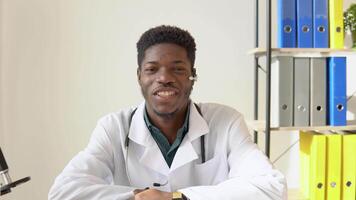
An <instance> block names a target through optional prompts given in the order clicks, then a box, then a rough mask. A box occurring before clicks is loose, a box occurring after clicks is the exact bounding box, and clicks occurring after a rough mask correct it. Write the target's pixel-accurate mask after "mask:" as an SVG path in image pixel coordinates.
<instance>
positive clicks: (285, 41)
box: [277, 0, 344, 48]
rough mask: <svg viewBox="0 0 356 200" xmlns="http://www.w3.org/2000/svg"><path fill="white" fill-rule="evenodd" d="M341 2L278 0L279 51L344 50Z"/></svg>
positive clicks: (326, 0) (338, 0)
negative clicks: (282, 49)
mask: <svg viewBox="0 0 356 200" xmlns="http://www.w3.org/2000/svg"><path fill="white" fill-rule="evenodd" d="M342 9H343V0H278V2H277V11H278V15H277V22H278V47H279V48H329V47H330V48H343V47H344V36H343V33H344V30H343V29H344V28H343V10H342Z"/></svg>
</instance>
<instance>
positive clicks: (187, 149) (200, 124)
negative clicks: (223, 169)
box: [171, 102, 209, 171]
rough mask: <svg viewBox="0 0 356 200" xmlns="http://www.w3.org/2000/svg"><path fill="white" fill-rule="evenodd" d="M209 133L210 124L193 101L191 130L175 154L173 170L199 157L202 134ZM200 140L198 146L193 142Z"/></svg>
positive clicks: (190, 117)
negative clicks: (195, 146)
mask: <svg viewBox="0 0 356 200" xmlns="http://www.w3.org/2000/svg"><path fill="white" fill-rule="evenodd" d="M207 133H209V126H208V124H207V123H206V121H205V120H204V118H203V117H202V116H201V115H200V114H199V112H198V110H197V109H196V107H195V105H194V103H193V102H191V104H190V116H189V131H188V132H187V135H186V136H185V137H184V139H183V141H182V143H181V145H180V146H179V148H178V150H177V153H176V155H175V156H174V159H173V163H172V166H171V171H173V170H175V169H177V168H179V167H181V166H183V165H185V164H187V163H189V162H191V161H193V160H195V159H198V158H199V155H200V153H201V152H200V136H202V135H204V134H207ZM196 140H199V142H198V144H199V145H197V147H198V150H196V149H197V148H194V146H193V144H192V142H197V141H196Z"/></svg>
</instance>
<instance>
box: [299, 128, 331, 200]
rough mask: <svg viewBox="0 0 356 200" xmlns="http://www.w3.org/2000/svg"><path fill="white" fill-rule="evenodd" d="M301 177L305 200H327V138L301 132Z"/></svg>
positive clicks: (317, 134) (314, 133) (313, 133)
mask: <svg viewBox="0 0 356 200" xmlns="http://www.w3.org/2000/svg"><path fill="white" fill-rule="evenodd" d="M299 141H300V177H301V190H302V194H303V197H304V198H307V199H309V200H324V199H325V181H326V180H325V179H326V178H325V175H326V136H325V135H322V134H319V133H316V132H303V131H301V132H300V140H299Z"/></svg>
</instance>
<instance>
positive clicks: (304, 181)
mask: <svg viewBox="0 0 356 200" xmlns="http://www.w3.org/2000/svg"><path fill="white" fill-rule="evenodd" d="M311 138H312V137H311V134H310V133H308V132H304V131H300V132H299V163H300V168H299V170H300V172H299V174H300V189H301V193H302V194H303V197H304V198H309V177H310V176H309V170H310V163H309V156H310V145H311Z"/></svg>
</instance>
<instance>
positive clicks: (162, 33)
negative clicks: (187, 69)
mask: <svg viewBox="0 0 356 200" xmlns="http://www.w3.org/2000/svg"><path fill="white" fill-rule="evenodd" d="M160 43H173V44H176V45H179V46H181V47H183V48H184V49H185V50H186V51H187V54H188V59H189V61H190V63H191V65H192V71H195V70H194V62H195V51H196V47H195V41H194V38H193V37H192V36H191V35H190V33H189V32H188V31H186V30H183V29H181V28H178V27H176V26H168V25H161V26H157V27H154V28H151V29H149V30H147V31H146V32H144V33H143V34H142V35H141V37H140V39H139V40H138V42H137V44H136V47H137V64H138V66H139V68H141V64H142V60H143V58H144V57H145V51H146V49H148V48H149V47H151V46H153V45H155V44H160Z"/></svg>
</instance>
